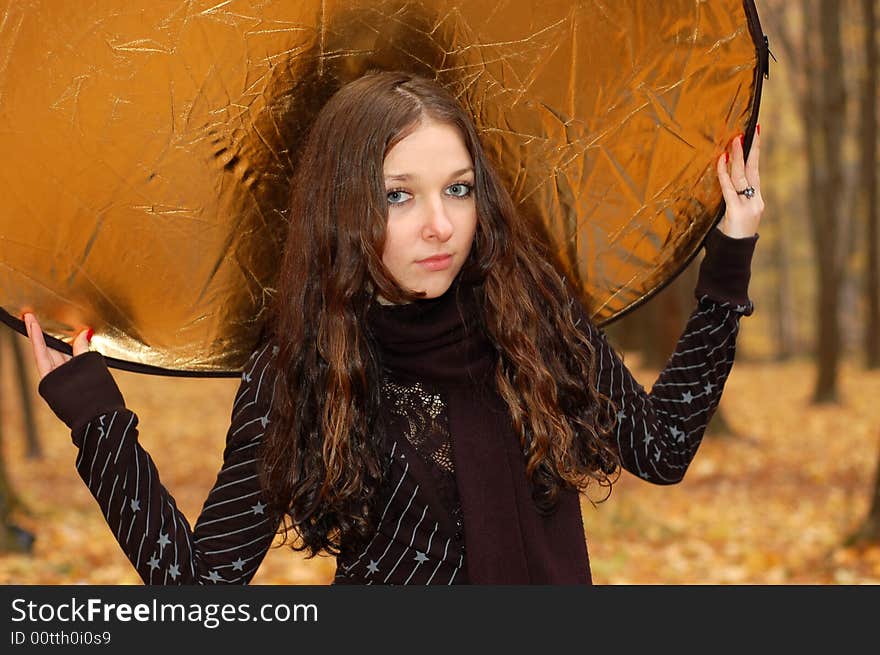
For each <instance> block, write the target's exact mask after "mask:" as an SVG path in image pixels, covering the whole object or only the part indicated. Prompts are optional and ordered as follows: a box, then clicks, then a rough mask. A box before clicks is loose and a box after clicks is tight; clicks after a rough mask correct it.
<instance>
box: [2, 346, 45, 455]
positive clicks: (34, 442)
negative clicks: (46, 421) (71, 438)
mask: <svg viewBox="0 0 880 655" xmlns="http://www.w3.org/2000/svg"><path fill="white" fill-rule="evenodd" d="M8 332H9V334H10V337H11V338H10V339H9V347H10V349H11V350H12V360H13V365H14V368H15V373H14V374H15V379H16V381H17V382H18V397H19V398H20V399H21V415H22V421H23V422H24V434H25V439H26V440H27V451H26V452H27V457H28V458H31V459H36V458H39V457H42V455H43V449H42V448H41V446H40V440H39V437H38V436H37V425H36V422H35V421H34V403H33V400H32V393H33V392H32V391H31V388H32V387H31V376H30V374H29V373H28V370H29V369H28V367H27V365H26V362H25V361H24V359H25V358H24V355H23V354H22V352H21V349H22V339H21V338H20V337H19V336H18V334H15V333H13V332H12V331H8Z"/></svg>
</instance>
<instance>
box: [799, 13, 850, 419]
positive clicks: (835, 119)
mask: <svg viewBox="0 0 880 655" xmlns="http://www.w3.org/2000/svg"><path fill="white" fill-rule="evenodd" d="M840 12H841V6H840V5H839V4H838V3H837V2H836V0H819V35H820V44H821V53H822V55H821V57H820V60H819V61H820V63H821V66H820V75H819V76H818V85H817V86H818V87H819V92H820V96H819V102H818V109H819V111H818V113H816V114H813V116H816V117H818V119H819V120H818V130H816V129H815V128H813V121H810V122H809V123H807V124H806V125H807V130H808V132H809V134H811V135H812V138H808V142H809V141H812V142H813V143H814V147H813V148H809V155H810V157H815V158H816V159H815V161H814V162H813V165H812V166H811V167H810V168H811V169H815V171H814V174H815V175H816V178H817V179H816V184H815V192H814V193H815V195H818V201H819V202H818V203H816V205H815V206H816V209H817V210H818V215H816V213H815V212H814V218H815V219H816V223H815V225H814V230H813V236H814V246H815V249H816V254H817V262H818V264H819V267H818V274H819V280H818V282H819V287H818V293H817V294H816V300H817V306H816V309H817V317H818V321H819V334H818V339H817V354H818V364H819V371H818V376H817V378H816V386H815V388H814V391H813V402H814V403H827V402H837V399H838V391H837V383H838V377H839V370H838V368H839V366H838V365H839V359H840V322H839V317H838V305H839V300H840V262H839V253H838V249H839V243H838V237H839V234H838V229H837V228H838V225H839V220H838V219H839V216H838V208H839V206H840V203H841V195H842V190H843V165H842V154H841V146H842V140H843V125H844V116H845V113H846V89H845V87H844V80H843V53H842V49H841V42H840ZM805 24H806V21H805ZM810 186H811V187H814V185H813V184H811V185H810ZM811 195H814V194H811Z"/></svg>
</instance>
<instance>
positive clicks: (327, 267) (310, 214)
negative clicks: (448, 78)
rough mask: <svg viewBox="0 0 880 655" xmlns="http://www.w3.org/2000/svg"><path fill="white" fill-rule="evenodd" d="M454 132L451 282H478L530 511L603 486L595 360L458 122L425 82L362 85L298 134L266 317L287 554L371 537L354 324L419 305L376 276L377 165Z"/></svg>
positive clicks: (373, 408) (362, 345)
mask: <svg viewBox="0 0 880 655" xmlns="http://www.w3.org/2000/svg"><path fill="white" fill-rule="evenodd" d="M426 117H427V118H430V119H431V120H433V121H437V122H441V123H446V124H449V125H452V126H455V127H456V128H458V130H459V131H460V132H461V134H462V136H463V138H464V142H465V144H466V146H467V148H468V150H469V152H470V154H471V157H472V159H473V162H474V172H475V184H474V196H475V201H476V208H477V217H478V218H477V230H476V234H475V237H474V243H473V246H472V249H471V253H470V255H469V257H468V260H467V261H466V263H465V266H464V268H463V269H462V271H461V273H460V275H466V276H468V278H469V279H472V280H476V281H477V284H478V288H479V289H480V292H481V293H482V299H483V302H482V303H481V304H482V306H484V307H485V314H486V315H485V316H484V317H482V321H481V322H482V324H483V325H485V328H486V331H487V333H488V336H489V338H490V340H491V341H492V342H493V344H494V346H495V349H496V351H497V353H498V364H497V368H496V373H495V379H496V383H497V385H498V390H499V391H500V393H501V396H502V397H503V398H504V400H505V401H506V403H507V405H508V407H509V410H510V415H511V417H512V419H513V425H514V428H515V430H516V432H517V433H518V434H519V436H520V440H521V445H522V447H523V452H524V453H525V454H526V455H525V456H526V458H527V461H526V470H527V474H528V476H529V477H530V479H531V481H532V485H533V490H534V500H535V503H536V505H537V507H538V508H539V509H541V510H542V511H551V510H552V508H553V507H554V505H555V504H556V501H557V497H558V494H559V491H560V489H561V488H562V487H563V486H564V485H572V486H573V487H575V488H577V489H580V490H584V489H586V487H587V485H588V483H589V482H590V481H591V480H592V481H598V482H599V484H600V485H603V486H608V488H609V489H610V485H611V482H612V480H611V477H610V476H611V474H612V473H614V472H615V471H616V470H618V467H619V462H618V460H617V456H616V454H615V452H614V450H613V449H612V448H611V447H610V446H609V445H608V440H607V439H606V438H605V437H606V436H607V434H608V433H609V432H610V430H611V429H612V428H613V423H614V418H615V417H614V413H615V408H614V407H613V404H612V403H611V401H610V399H609V398H607V397H606V396H604V395H602V394H601V393H599V392H598V390H597V387H596V370H595V362H594V359H595V353H594V349H593V347H592V345H591V343H590V341H589V339H588V337H587V336H586V331H584V330H583V329H582V328H581V329H579V328H578V327H576V324H575V318H574V317H573V316H572V308H571V304H570V303H571V300H572V291H571V290H570V289H569V288H568V287H567V285H566V283H565V282H564V280H563V278H562V277H561V276H560V274H559V273H558V272H557V270H556V268H555V267H554V266H553V265H552V264H551V263H550V260H549V259H548V257H547V255H546V249H545V248H543V247H542V245H541V243H540V241H539V240H538V239H537V238H536V236H535V235H534V234H533V231H532V230H531V229H529V227H528V225H527V224H526V223H525V222H524V221H523V220H522V219H521V217H520V216H519V215H518V213H517V209H516V206H515V204H514V202H513V200H512V199H511V197H510V195H509V194H508V192H507V191H506V189H505V187H504V185H503V184H502V182H501V179H500V178H499V176H498V174H497V172H496V171H495V169H494V168H493V166H492V164H491V163H490V162H489V161H488V160H487V157H486V154H485V153H484V150H483V148H482V146H481V144H480V140H479V137H478V134H477V130H476V128H475V126H474V123H473V121H472V119H471V118H470V116H469V115H468V114H467V113H466V112H465V111H464V109H463V108H462V107H461V105H460V104H459V103H458V102H457V101H456V100H455V98H454V97H453V96H452V95H451V94H450V93H449V92H447V91H446V90H445V89H444V88H443V87H442V86H440V85H439V84H437V83H435V82H432V81H429V80H427V79H424V78H421V77H418V76H415V75H411V74H407V73H399V72H393V73H389V72H384V73H371V74H368V75H365V76H363V77H361V78H359V79H357V80H356V81H354V82H351V83H349V84H347V85H346V86H344V87H343V88H342V89H341V90H339V91H338V92H337V93H336V94H335V95H334V96H333V97H332V98H331V99H330V100H329V101H328V102H327V104H326V105H325V106H324V107H323V108H322V110H321V111H320V113H319V115H318V116H317V118H316V120H315V123H314V125H313V126H312V128H311V131H310V133H309V136H308V138H307V141H306V144H305V147H304V149H303V152H302V154H301V158H300V160H299V164H298V167H297V173H296V175H295V176H294V179H293V181H292V192H291V199H290V214H289V234H288V237H287V243H286V246H285V251H284V256H283V260H282V265H281V270H280V275H279V282H278V285H277V289H276V295H275V297H274V301H273V304H272V308H271V314H270V320H269V324H270V326H271V328H270V329H271V332H270V335H269V338H270V341H271V342H272V343H273V344H274V345H275V346H277V358H276V361H275V364H276V366H277V370H278V372H279V376H280V377H279V384H277V385H276V391H275V396H274V399H273V407H272V412H273V419H272V421H271V422H270V424H269V427H268V428H267V431H266V433H265V435H264V437H263V442H262V445H261V448H262V450H261V457H260V472H261V479H262V484H263V488H264V490H265V494H266V497H267V503H268V505H269V508H270V510H271V511H272V512H273V514H274V515H275V516H276V517H277V518H278V519H279V521H280V522H282V523H283V533H284V537H285V539H284V541H285V542H287V540H288V537H289V532H290V531H291V530H293V531H294V533H295V534H296V535H297V536H298V539H297V540H295V542H294V543H292V544H291V547H292V548H293V549H295V550H306V551H308V556H309V557H312V556H314V555H317V554H318V553H320V552H322V551H324V552H327V553H329V554H333V555H336V554H339V552H340V551H341V549H342V548H343V546H346V547H350V546H349V545H350V544H357V543H362V542H363V541H364V540H365V539H367V538H368V537H369V536H370V535H371V533H372V532H373V531H374V530H375V524H374V521H375V518H374V514H375V512H374V511H373V510H374V501H375V500H376V497H377V495H378V494H377V492H378V491H379V488H380V485H381V483H382V478H383V474H384V471H385V467H386V465H387V461H386V460H385V458H384V456H383V454H382V451H381V449H380V447H379V443H380V437H379V435H378V434H377V433H376V432H377V430H375V429H374V428H375V426H376V425H377V421H378V416H379V406H380V396H379V389H380V386H381V385H380V382H381V378H380V370H379V364H378V360H377V353H376V351H375V346H374V345H373V344H371V342H370V339H369V336H368V334H367V331H366V330H365V325H364V321H365V317H366V314H367V309H368V307H369V306H370V303H372V302H374V301H375V298H376V295H377V294H381V295H382V296H383V297H384V298H386V299H388V300H391V301H392V302H396V303H403V302H411V301H414V300H417V299H418V297H419V295H418V294H416V293H414V292H412V291H409V290H406V289H403V288H401V287H399V286H398V285H397V283H396V282H395V280H394V279H393V277H392V276H391V274H390V272H389V271H388V270H387V269H386V267H385V266H384V264H383V263H382V251H383V245H384V235H385V224H386V221H387V216H388V214H387V198H386V195H387V194H386V191H385V184H384V176H383V162H384V159H385V155H386V154H387V153H388V151H389V150H390V149H391V148H392V147H393V146H394V145H395V144H396V143H397V142H398V141H400V140H401V139H402V138H404V137H405V136H406V135H407V134H409V133H411V132H412V130H413V129H415V128H416V127H417V126H418V125H419V123H420V121H421V120H423V119H424V118H426Z"/></svg>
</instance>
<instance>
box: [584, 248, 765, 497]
mask: <svg viewBox="0 0 880 655" xmlns="http://www.w3.org/2000/svg"><path fill="white" fill-rule="evenodd" d="M756 242H757V235H755V236H754V237H749V238H744V239H732V238H730V237H727V236H725V235H723V234H722V233H721V232H720V231H719V230H714V231H713V233H712V234H710V235H709V238H708V240H707V242H706V257H705V258H704V260H703V262H702V264H701V268H700V275H699V278H698V281H697V286H696V290H695V297H696V300H697V303H696V307H695V308H694V310H693V311H692V313H691V315H690V317H689V319H688V321H687V324H686V326H685V329H684V332H683V334H682V336H681V337H680V339H679V340H678V343H677V345H676V348H675V351H674V352H673V353H672V355H671V356H670V358H669V360H668V361H667V363H666V365H665V367H664V368H663V370H662V371H661V372H660V375H659V377H658V378H657V380H656V382H655V383H654V385H653V387H652V388H651V391H650V392H646V391H645V388H644V387H643V386H642V385H641V384H639V383H638V382H637V381H636V379H635V378H634V377H633V375H632V374H631V373H630V371H629V370H628V369H627V367H626V366H625V365H624V363H623V361H622V359H621V358H620V357H619V356H618V354H617V353H616V352H615V351H614V349H613V348H612V347H611V346H610V344H609V343H608V340H607V338H606V336H605V334H604V332H603V331H602V330H601V329H599V328H597V327H596V326H595V325H593V324H592V323H591V322H590V321H589V320H582V322H583V323H584V324H586V325H587V329H588V332H589V335H590V340H591V343H592V344H593V346H594V347H595V350H596V366H597V368H598V377H597V387H598V389H599V391H601V392H602V393H603V394H605V395H606V396H608V397H610V398H611V399H612V400H613V401H614V403H615V404H616V406H617V416H616V418H617V421H616V425H615V428H614V432H613V434H612V436H611V438H612V442H613V445H614V446H615V448H616V450H617V452H618V453H619V455H620V460H621V465H622V466H623V468H624V469H626V470H627V471H629V472H630V473H632V474H634V475H637V476H639V477H640V478H642V479H644V480H647V481H649V482H652V483H655V484H673V483H676V482H679V481H680V480H681V479H682V478H683V477H684V474H685V472H686V471H687V468H688V466H689V465H690V463H691V461H692V460H693V458H694V455H695V454H696V452H697V448H698V447H699V445H700V442H701V441H702V439H703V434H704V432H705V430H706V426H707V425H708V423H709V421H710V419H711V418H712V416H713V415H714V413H715V411H716V409H717V407H718V403H719V401H720V399H721V392H722V391H723V389H724V385H725V382H726V380H727V377H728V375H729V374H730V371H731V369H732V367H733V361H734V355H735V353H736V337H737V334H738V331H739V321H740V318H741V317H742V316H748V315H751V314H752V312H753V309H754V307H753V304H752V302H751V301H750V300H749V299H748V282H749V271H750V265H751V258H752V254H753V251H754V247H755V243H756ZM583 318H585V316H581V319H583Z"/></svg>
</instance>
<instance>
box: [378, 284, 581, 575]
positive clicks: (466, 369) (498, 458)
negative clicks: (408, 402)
mask: <svg viewBox="0 0 880 655" xmlns="http://www.w3.org/2000/svg"><path fill="white" fill-rule="evenodd" d="M481 306H482V303H481V292H480V288H479V287H476V286H473V285H470V284H468V283H465V282H460V278H457V279H456V282H455V283H454V284H453V285H452V286H451V287H450V289H449V290H448V291H447V292H446V293H445V294H443V295H442V296H440V297H439V298H434V299H430V300H418V301H415V302H413V303H409V304H406V305H380V304H379V303H373V305H372V306H371V308H370V311H369V314H368V323H369V327H370V331H371V333H372V335H373V338H374V339H375V341H376V343H377V345H378V347H379V356H380V360H381V363H382V366H383V368H385V369H387V370H388V371H389V372H390V373H391V374H392V375H393V376H394V377H395V378H397V379H400V380H402V381H408V382H414V381H419V380H421V381H424V382H427V383H429V384H431V385H432V386H435V387H438V388H439V389H440V390H441V391H442V392H443V393H444V394H445V395H446V398H447V403H448V405H447V411H448V416H449V433H450V436H451V439H452V449H453V461H454V465H455V477H456V484H457V487H458V492H459V497H460V500H461V507H462V512H463V515H464V532H465V545H466V547H467V569H468V577H469V579H470V581H471V583H473V584H590V583H591V578H590V569H589V560H588V557H587V548H586V542H585V539H584V528H583V522H582V520H581V512H580V502H579V496H578V492H577V491H576V490H575V489H573V488H571V487H566V488H565V489H564V490H561V492H560V494H559V502H558V505H557V507H556V510H555V511H554V512H553V514H551V515H549V516H542V515H541V514H540V513H539V511H538V509H537V507H536V506H535V504H534V501H533V500H532V498H531V484H530V482H529V480H528V479H527V477H526V469H525V457H524V456H523V454H522V450H521V448H520V443H519V438H518V436H517V435H516V434H515V432H514V430H513V423H512V421H511V419H510V415H509V412H508V409H507V404H506V403H505V402H504V400H503V398H501V396H500V394H499V393H498V391H497V387H496V385H495V381H494V370H495V361H496V360H495V357H496V355H495V350H494V348H493V346H492V343H491V341H490V340H489V339H488V337H487V335H486V333H485V330H484V329H483V328H481V327H480V326H481V323H482V322H481V321H480V320H479V317H480V316H482V313H481Z"/></svg>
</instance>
